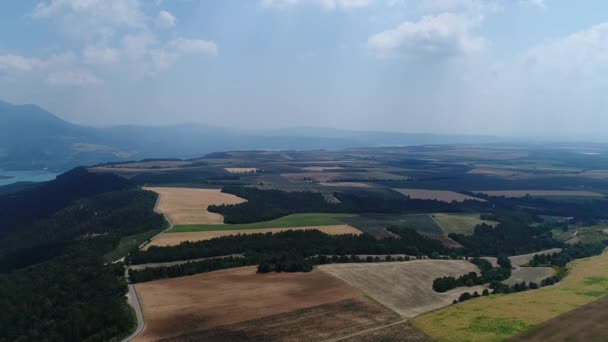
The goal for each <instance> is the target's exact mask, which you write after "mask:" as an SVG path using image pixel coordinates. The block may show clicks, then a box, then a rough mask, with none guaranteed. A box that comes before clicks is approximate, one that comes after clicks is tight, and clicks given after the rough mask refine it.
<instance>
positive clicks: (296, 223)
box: [167, 213, 355, 233]
mask: <svg viewBox="0 0 608 342" xmlns="http://www.w3.org/2000/svg"><path fill="white" fill-rule="evenodd" d="M353 216H355V215H353V214H325V213H308V214H293V215H287V216H284V217H280V218H278V219H275V220H271V221H264V222H255V223H243V224H188V225H176V226H174V227H173V228H171V230H169V231H167V233H183V232H205V231H215V230H244V229H263V228H285V227H291V228H296V227H309V226H310V227H314V226H335V225H343V224H344V222H343V221H342V220H341V219H344V218H349V217H353Z"/></svg>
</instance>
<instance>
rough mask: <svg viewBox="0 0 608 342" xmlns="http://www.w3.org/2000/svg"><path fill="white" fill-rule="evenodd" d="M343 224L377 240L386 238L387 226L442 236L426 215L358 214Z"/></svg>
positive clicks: (434, 223) (433, 222)
mask: <svg viewBox="0 0 608 342" xmlns="http://www.w3.org/2000/svg"><path fill="white" fill-rule="evenodd" d="M344 222H346V223H348V224H350V225H351V226H354V227H357V228H358V229H360V230H362V231H364V232H366V233H368V234H371V235H374V236H376V237H378V238H383V237H387V236H388V234H387V232H386V230H385V228H386V227H388V226H401V227H409V228H412V229H415V230H416V231H418V232H420V233H424V234H428V235H433V236H441V235H443V231H442V229H441V227H439V226H438V225H437V223H436V222H435V221H433V219H431V217H430V216H429V215H427V214H411V215H400V214H360V215H355V216H352V217H349V218H345V219H344Z"/></svg>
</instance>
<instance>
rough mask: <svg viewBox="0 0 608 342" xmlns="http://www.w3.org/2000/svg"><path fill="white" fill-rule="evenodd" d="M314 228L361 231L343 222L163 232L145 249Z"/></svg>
mask: <svg viewBox="0 0 608 342" xmlns="http://www.w3.org/2000/svg"><path fill="white" fill-rule="evenodd" d="M308 229H316V230H319V231H321V232H323V233H325V234H329V235H343V234H355V235H360V234H361V231H360V230H358V229H356V228H354V227H352V226H349V225H346V224H343V225H334V226H313V227H285V228H266V229H238V230H213V231H206V232H179V233H165V234H161V235H159V236H158V237H157V238H156V239H154V240H152V241H151V242H150V243H149V244H148V245H146V247H145V249H147V248H149V247H151V246H176V245H179V244H180V243H182V242H184V241H204V240H211V239H214V238H217V237H222V236H230V235H238V234H260V233H279V232H283V231H286V230H308Z"/></svg>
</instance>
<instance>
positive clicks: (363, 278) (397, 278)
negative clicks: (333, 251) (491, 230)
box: [319, 260, 485, 318]
mask: <svg viewBox="0 0 608 342" xmlns="http://www.w3.org/2000/svg"><path fill="white" fill-rule="evenodd" d="M319 269H320V270H322V271H324V272H327V273H329V274H332V275H334V276H336V277H338V278H340V279H342V280H344V281H346V282H347V283H349V284H350V285H352V286H353V287H355V288H357V289H359V290H361V291H362V292H363V293H365V294H366V295H368V296H370V297H371V298H373V299H375V300H377V301H378V302H380V303H382V304H383V305H385V306H387V307H389V308H391V309H392V310H394V311H395V312H397V313H399V314H400V315H401V316H402V317H406V318H409V317H414V316H417V315H419V314H421V313H424V312H428V311H431V310H434V309H438V308H441V307H444V306H447V305H449V304H451V303H452V301H453V300H454V299H457V298H458V297H459V296H460V294H461V293H462V292H466V291H479V292H481V291H482V290H483V289H484V288H485V287H483V286H477V287H473V288H465V289H463V288H459V289H454V290H452V291H448V292H446V293H437V292H435V291H433V289H432V284H433V280H434V279H435V278H437V277H440V276H444V275H452V276H459V275H462V274H464V273H468V272H475V271H478V269H477V267H476V266H475V265H473V264H471V263H469V262H467V261H463V260H415V261H407V262H397V263H388V264H385V263H380V264H342V265H340V264H336V265H324V266H320V267H319Z"/></svg>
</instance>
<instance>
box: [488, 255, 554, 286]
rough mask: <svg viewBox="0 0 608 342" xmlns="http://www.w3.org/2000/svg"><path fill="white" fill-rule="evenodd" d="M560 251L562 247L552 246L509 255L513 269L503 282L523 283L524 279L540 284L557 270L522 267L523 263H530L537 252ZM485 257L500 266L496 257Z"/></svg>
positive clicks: (508, 283) (509, 283)
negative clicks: (538, 250)
mask: <svg viewBox="0 0 608 342" xmlns="http://www.w3.org/2000/svg"><path fill="white" fill-rule="evenodd" d="M560 251H561V248H551V249H547V250H544V251H540V252H535V253H528V254H521V255H515V256H512V257H509V259H510V260H511V264H512V265H513V270H512V271H511V277H509V279H507V280H505V281H503V283H505V284H507V285H515V284H516V283H521V282H522V281H525V282H526V283H529V282H531V281H533V282H535V283H537V284H540V281H541V280H543V279H545V278H547V277H550V276H552V275H554V274H555V271H554V270H553V268H551V267H522V265H525V264H527V263H529V262H530V261H532V258H533V257H534V256H535V255H536V254H553V253H559V252H560ZM484 259H486V260H488V261H489V262H491V263H492V265H494V267H497V266H498V263H497V262H496V258H493V257H484Z"/></svg>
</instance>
